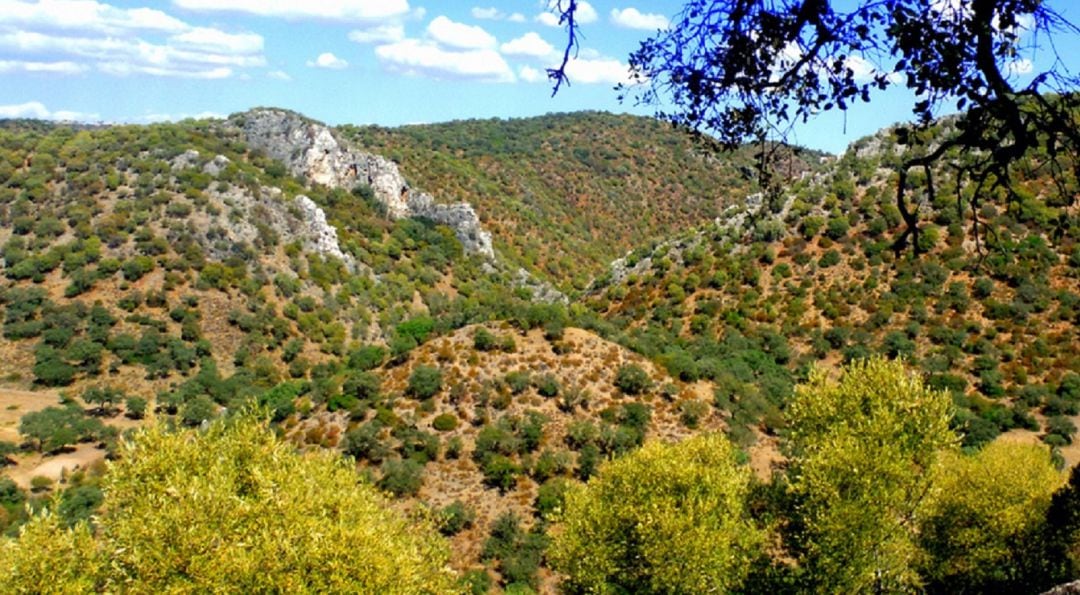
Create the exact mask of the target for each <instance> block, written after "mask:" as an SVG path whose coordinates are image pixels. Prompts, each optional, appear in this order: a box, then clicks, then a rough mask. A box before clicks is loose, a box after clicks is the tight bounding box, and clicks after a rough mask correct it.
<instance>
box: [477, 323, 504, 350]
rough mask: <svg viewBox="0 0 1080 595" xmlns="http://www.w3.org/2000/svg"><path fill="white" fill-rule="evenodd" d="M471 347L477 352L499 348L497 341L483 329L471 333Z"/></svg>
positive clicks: (496, 338) (489, 332)
mask: <svg viewBox="0 0 1080 595" xmlns="http://www.w3.org/2000/svg"><path fill="white" fill-rule="evenodd" d="M473 347H474V348H476V349H477V350H478V351H494V350H495V349H498V347H499V339H498V337H496V336H495V335H494V334H492V332H491V331H489V330H487V329H486V328H484V327H480V328H478V329H476V332H475V333H473Z"/></svg>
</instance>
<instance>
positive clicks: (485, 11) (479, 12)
mask: <svg viewBox="0 0 1080 595" xmlns="http://www.w3.org/2000/svg"><path fill="white" fill-rule="evenodd" d="M471 12H472V16H473V18H474V19H483V20H489V21H498V20H501V19H504V18H506V15H504V14H503V13H502V12H500V11H499V9H498V8H495V7H489V8H481V7H479V6H474V7H473V8H472V11H471Z"/></svg>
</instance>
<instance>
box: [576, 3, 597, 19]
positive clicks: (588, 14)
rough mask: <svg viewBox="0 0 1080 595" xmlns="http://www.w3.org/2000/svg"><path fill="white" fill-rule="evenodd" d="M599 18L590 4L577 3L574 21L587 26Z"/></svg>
mask: <svg viewBox="0 0 1080 595" xmlns="http://www.w3.org/2000/svg"><path fill="white" fill-rule="evenodd" d="M598 18H600V15H598V14H596V9H595V8H593V6H592V4H589V3H588V2H584V1H582V2H578V3H577V12H576V13H575V14H574V20H575V21H577V22H578V23H581V24H582V25H588V24H589V23H595V22H596V19H598Z"/></svg>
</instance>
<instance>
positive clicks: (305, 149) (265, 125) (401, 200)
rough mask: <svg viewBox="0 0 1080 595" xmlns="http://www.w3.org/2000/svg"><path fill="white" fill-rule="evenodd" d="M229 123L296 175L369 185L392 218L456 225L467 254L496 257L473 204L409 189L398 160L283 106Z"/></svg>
mask: <svg viewBox="0 0 1080 595" xmlns="http://www.w3.org/2000/svg"><path fill="white" fill-rule="evenodd" d="M228 124H229V125H230V126H233V127H235V128H236V129H237V130H239V132H240V133H241V135H242V136H243V138H244V140H245V142H246V143H247V144H248V145H249V146H251V147H252V148H255V149H258V150H261V151H263V152H264V153H266V154H267V156H269V157H270V158H272V159H276V160H278V161H280V162H281V163H283V164H284V165H285V167H286V168H287V169H288V170H289V173H291V174H292V175H294V176H298V177H301V178H304V179H308V180H311V181H313V182H315V183H318V184H322V185H324V186H327V187H330V188H342V189H345V190H352V189H354V188H356V187H357V186H360V185H362V184H363V185H368V186H370V187H371V189H372V191H373V193H374V196H375V199H376V200H377V201H378V202H379V203H380V204H381V205H382V206H383V207H384V208H385V209H386V214H387V216H389V217H390V218H392V219H402V218H406V217H418V218H425V219H430V220H431V221H434V222H435V223H438V224H441V225H445V226H447V227H449V228H450V229H452V230H453V231H454V234H455V235H456V236H457V238H458V240H459V241H460V242H461V244H462V246H463V247H464V249H465V250H466V251H467V252H473V253H477V254H481V255H483V256H485V257H487V258H488V259H494V258H495V250H494V248H493V247H492V244H491V234H490V233H489V232H487V231H486V230H484V229H483V227H482V226H481V225H480V218H479V217H478V216H477V214H476V211H475V210H474V209H473V207H472V205H470V204H468V203H456V204H450V205H444V204H438V203H436V202H435V199H434V198H433V197H432V196H431V195H429V194H426V193H424V192H420V191H418V190H415V189H413V188H410V187H409V184H408V182H406V181H405V178H404V176H402V175H401V172H400V171H399V170H398V167H397V164H395V163H394V162H392V161H390V160H389V159H386V158H385V157H381V156H379V155H373V154H370V153H365V152H362V151H358V150H356V149H354V148H352V147H350V146H349V145H348V144H347V143H345V142H344V141H342V140H340V139H339V138H338V137H337V136H336V135H335V134H334V133H333V131H331V130H330V129H329V128H328V127H326V126H324V125H322V124H319V123H317V122H314V121H312V120H308V119H306V118H304V117H302V116H300V115H298V114H295V113H293V112H289V111H286V110H279V109H257V110H252V111H249V112H245V113H242V114H237V115H234V116H232V117H230V118H229V120H228Z"/></svg>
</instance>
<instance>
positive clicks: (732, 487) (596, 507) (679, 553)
mask: <svg viewBox="0 0 1080 595" xmlns="http://www.w3.org/2000/svg"><path fill="white" fill-rule="evenodd" d="M750 481H751V473H750V470H749V469H748V468H747V467H746V466H744V465H741V464H739V463H738V462H737V459H736V449H735V447H734V446H732V445H731V443H730V442H728V440H727V439H726V438H724V437H723V436H719V435H703V436H697V437H694V438H690V439H688V440H685V441H683V442H681V443H678V444H664V443H660V442H650V443H648V444H646V445H645V446H643V447H642V448H641V449H640V450H638V451H635V452H633V453H632V454H629V455H627V456H625V457H623V458H620V459H616V460H614V461H611V462H609V463H606V464H604V465H602V466H601V467H600V471H599V474H598V475H597V476H596V477H594V478H593V479H592V480H591V481H590V482H589V483H588V484H587V485H585V486H580V485H578V486H576V487H571V488H570V489H569V490H568V491H567V493H566V495H565V505H564V511H565V512H564V515H563V523H562V526H561V529H560V530H559V531H556V532H554V542H553V543H552V546H551V548H550V549H549V551H548V559H549V561H550V563H551V565H552V567H553V568H554V569H556V570H557V571H559V572H562V573H563V574H565V575H566V577H567V579H566V580H567V584H566V587H568V589H569V590H570V591H571V592H584V591H588V592H597V593H623V592H646V593H705V592H730V591H737V590H739V588H740V586H741V585H742V583H743V581H744V580H745V578H746V576H747V575H748V574H749V572H750V569H751V565H752V563H753V562H754V561H755V560H756V559H757V558H758V556H759V555H761V554H762V552H763V550H764V545H765V541H766V533H765V531H764V530H763V529H761V528H760V527H758V526H757V525H756V524H755V523H754V521H753V520H752V519H751V518H750V516H749V513H748V511H747V504H746V499H747V495H748V493H749V490H750Z"/></svg>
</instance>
